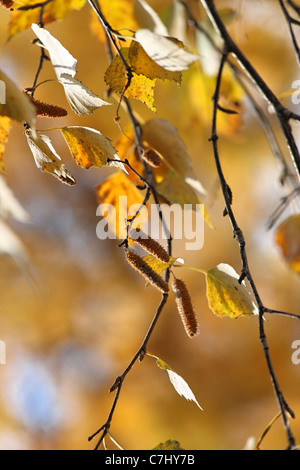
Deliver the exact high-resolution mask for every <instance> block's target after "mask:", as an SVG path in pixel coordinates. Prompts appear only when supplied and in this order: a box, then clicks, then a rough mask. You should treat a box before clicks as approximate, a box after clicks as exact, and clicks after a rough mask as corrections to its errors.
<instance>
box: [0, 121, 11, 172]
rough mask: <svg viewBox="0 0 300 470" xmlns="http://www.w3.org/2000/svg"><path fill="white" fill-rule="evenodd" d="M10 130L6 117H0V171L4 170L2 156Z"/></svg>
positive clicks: (9, 123)
mask: <svg viewBox="0 0 300 470" xmlns="http://www.w3.org/2000/svg"><path fill="white" fill-rule="evenodd" d="M10 128H11V119H10V118H9V117H7V116H0V171H1V170H2V171H3V170H4V165H3V154H4V151H5V144H6V142H7V139H8V134H9V131H10Z"/></svg>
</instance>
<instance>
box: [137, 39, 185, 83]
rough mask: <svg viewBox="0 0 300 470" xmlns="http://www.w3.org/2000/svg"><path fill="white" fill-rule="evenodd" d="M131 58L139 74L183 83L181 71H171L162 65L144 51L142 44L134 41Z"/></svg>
mask: <svg viewBox="0 0 300 470" xmlns="http://www.w3.org/2000/svg"><path fill="white" fill-rule="evenodd" d="M129 60H130V64H131V67H132V70H133V71H134V72H135V73H137V74H138V75H140V74H142V75H145V76H146V77H148V78H151V79H152V80H153V79H154V78H159V79H161V80H174V81H175V82H177V83H179V84H181V77H182V74H181V72H170V71H169V70H166V69H164V68H163V67H160V65H158V64H157V63H156V62H154V60H152V59H151V58H150V57H149V56H148V54H146V52H145V51H144V49H143V48H142V46H141V45H140V44H139V43H138V42H136V41H132V42H131V44H130V48H129Z"/></svg>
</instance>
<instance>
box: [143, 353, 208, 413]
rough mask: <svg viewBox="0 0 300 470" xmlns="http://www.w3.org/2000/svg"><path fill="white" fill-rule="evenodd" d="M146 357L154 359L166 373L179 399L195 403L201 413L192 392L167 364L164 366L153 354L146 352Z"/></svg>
mask: <svg viewBox="0 0 300 470" xmlns="http://www.w3.org/2000/svg"><path fill="white" fill-rule="evenodd" d="M147 355H148V356H150V357H154V358H155V359H156V365H157V366H158V367H159V368H160V369H162V370H165V371H167V373H168V376H169V379H170V382H171V384H172V385H173V387H174V388H175V390H176V392H177V393H178V394H179V395H180V396H181V397H184V398H185V399H186V400H189V401H193V402H194V403H196V405H197V406H198V407H199V408H200V410H202V411H203V409H202V408H201V406H200V405H199V403H198V401H197V400H196V397H195V395H194V393H193V392H192V390H191V389H190V387H189V385H188V384H187V382H186V381H185V380H184V379H183V378H182V377H181V376H180V375H179V374H177V372H175V371H174V370H173V369H171V367H170V366H168V364H166V363H165V362H164V361H163V360H162V359H160V358H159V357H157V356H154V355H153V354H151V353H149V352H147Z"/></svg>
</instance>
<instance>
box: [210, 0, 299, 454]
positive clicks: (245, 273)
mask: <svg viewBox="0 0 300 470" xmlns="http://www.w3.org/2000/svg"><path fill="white" fill-rule="evenodd" d="M205 3H209V7H211V6H212V3H213V2H211V1H209V2H205ZM213 8H214V5H213ZM213 11H214V16H215V15H216V11H215V10H213ZM217 16H218V15H217ZM220 22H221V19H220V18H219V16H218V24H220ZM223 28H225V27H224V26H222V28H221V29H222V30H223ZM230 50H231V49H228V48H227V43H226V41H224V50H223V54H222V58H221V62H220V67H219V71H218V75H217V79H216V88H215V93H214V96H213V117H212V135H211V139H210V140H211V142H212V145H213V151H214V158H215V163H216V168H217V172H218V176H219V180H220V184H221V188H222V192H223V197H224V201H225V206H226V213H227V214H228V216H229V219H230V222H231V225H232V229H233V234H234V237H235V238H236V239H237V242H238V245H239V249H240V256H241V261H242V270H241V276H240V279H239V282H242V281H243V280H244V279H247V280H248V282H249V284H250V287H251V290H252V292H253V295H254V298H255V301H256V304H257V306H258V312H259V315H258V317H259V337H260V341H261V344H262V347H263V351H264V355H265V358H266V362H267V366H268V370H269V373H270V377H271V381H272V384H273V388H274V391H275V395H276V398H277V401H278V405H279V409H280V413H281V416H282V420H283V423H284V427H285V430H286V434H287V438H288V448H289V449H291V448H293V447H294V445H295V439H294V436H293V434H292V432H291V430H290V426H289V421H288V418H287V412H288V413H289V414H290V415H291V416H293V415H294V414H293V411H292V410H291V409H290V408H289V406H288V405H287V403H286V401H285V398H284V396H283V394H282V392H281V389H280V387H279V384H278V381H277V378H276V375H275V372H274V368H273V364H272V361H271V357H270V353H269V346H268V343H267V338H266V334H265V331H264V318H263V315H264V313H265V312H266V307H265V306H264V304H263V302H262V300H261V297H260V295H259V292H258V290H257V287H256V284H255V282H254V279H253V277H252V274H251V271H250V268H249V264H248V257H247V252H246V241H245V238H244V235H243V232H242V230H241V228H240V227H239V225H238V223H237V220H236V218H235V215H234V213H233V210H232V207H231V197H230V194H231V191H229V190H228V184H227V182H226V180H225V177H224V173H223V169H222V165H221V161H220V156H219V148H218V135H217V114H218V103H219V97H220V87H221V81H222V75H223V70H224V66H225V64H226V60H227V56H228V54H229V52H230ZM268 311H269V310H268ZM269 312H270V311H269Z"/></svg>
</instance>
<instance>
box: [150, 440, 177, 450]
mask: <svg viewBox="0 0 300 470" xmlns="http://www.w3.org/2000/svg"><path fill="white" fill-rule="evenodd" d="M152 450H184V449H183V447H181V445H180V443H179V442H178V441H174V440H173V439H168V440H167V441H165V442H160V443H159V444H158V445H157V446H156V447H153V449H152Z"/></svg>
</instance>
